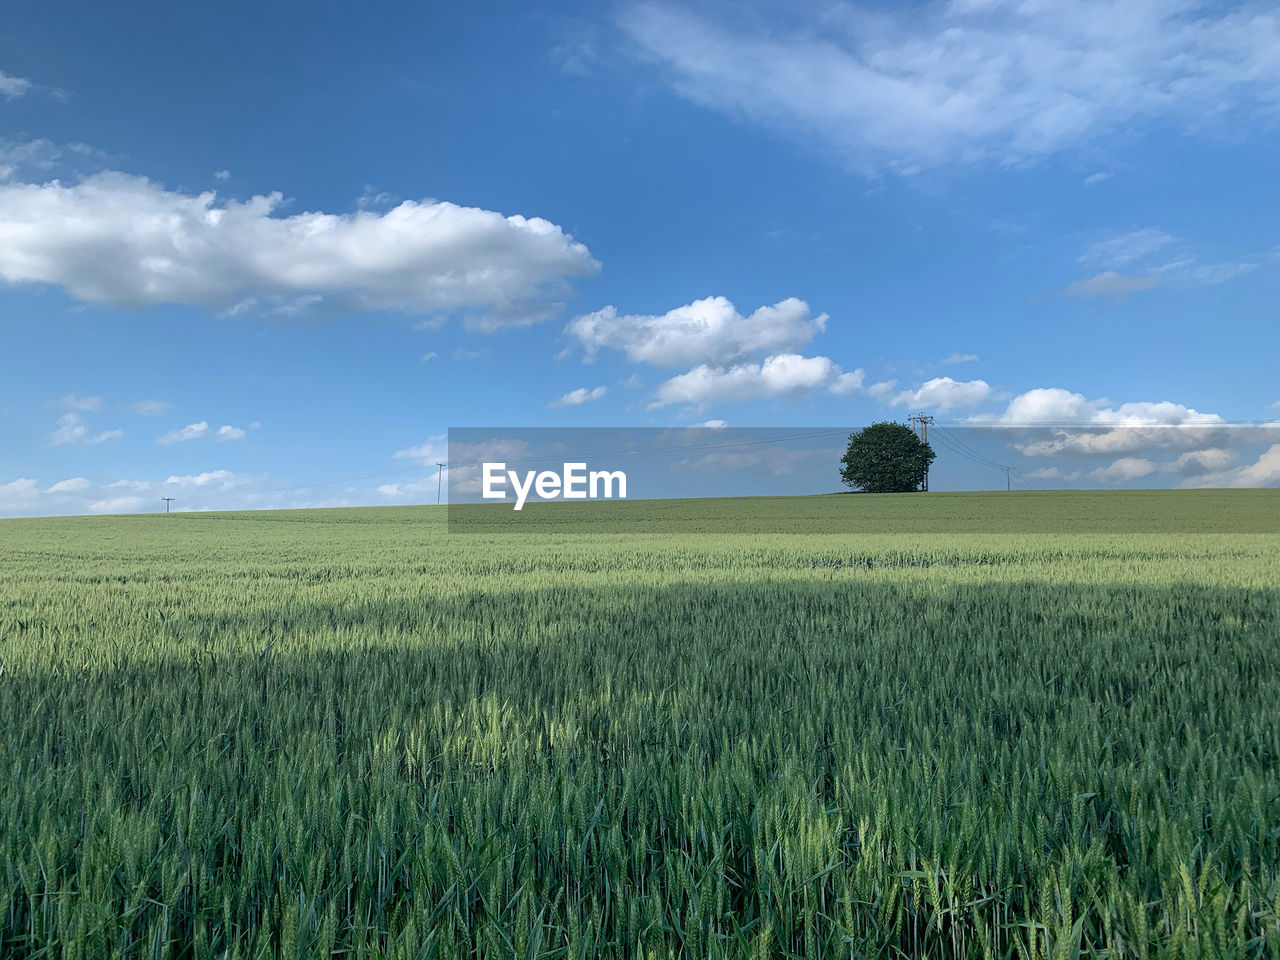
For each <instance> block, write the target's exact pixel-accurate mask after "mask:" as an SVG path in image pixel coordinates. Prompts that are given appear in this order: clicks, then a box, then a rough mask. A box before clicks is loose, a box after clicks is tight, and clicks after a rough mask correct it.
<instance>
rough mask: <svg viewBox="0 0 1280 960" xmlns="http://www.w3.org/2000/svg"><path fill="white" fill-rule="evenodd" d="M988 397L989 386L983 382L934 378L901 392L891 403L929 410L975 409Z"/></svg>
mask: <svg viewBox="0 0 1280 960" xmlns="http://www.w3.org/2000/svg"><path fill="white" fill-rule="evenodd" d="M989 396H991V385H990V384H989V383H987V381H985V380H953V379H951V377H934V378H933V379H932V380H926V381H925V382H924V383H922V384H921V385H920V386H919V387H917V388H916V389H915V390H904V391H902V392H901V393H899V394H898V395H897V396H895V397H894V398H893V403H894V404H897V405H906V406H909V407H922V408H926V409H929V410H954V409H956V408H957V407H976V406H977V405H978V404H980V403H981V402H982V401H983V400H985V399H987V397H989Z"/></svg>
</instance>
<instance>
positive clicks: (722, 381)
mask: <svg viewBox="0 0 1280 960" xmlns="http://www.w3.org/2000/svg"><path fill="white" fill-rule="evenodd" d="M862 378H863V375H862V371H861V370H854V371H851V372H849V373H845V372H844V371H843V370H841V369H840V366H839V364H837V363H834V362H833V361H832V360H831V359H830V358H829V357H804V356H800V355H799V354H794V353H787V354H779V355H778V356H773V357H766V358H765V360H764V362H763V363H742V364H738V365H736V366H733V367H727V368H726V367H711V366H708V365H706V364H701V365H699V366H697V367H694V368H693V369H692V370H689V371H688V372H686V373H682V374H680V375H679V376H676V377H672V378H671V379H670V380H668V381H666V382H665V383H663V384H661V385H660V386H659V387H658V389H657V391H656V392H655V394H654V399H653V402H651V403H650V404H649V409H651V410H652V409H656V408H658V407H665V406H668V405H670V404H674V403H682V404H688V405H689V406H691V407H695V408H700V407H705V406H707V405H708V404H712V403H738V402H741V401H744V400H755V399H759V398H765V397H785V396H797V395H799V394H802V393H806V392H808V391H810V390H817V389H826V390H829V391H831V392H832V393H850V392H852V391H854V390H856V389H858V387H860V386H861V384H862Z"/></svg>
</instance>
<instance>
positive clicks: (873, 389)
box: [867, 380, 898, 398]
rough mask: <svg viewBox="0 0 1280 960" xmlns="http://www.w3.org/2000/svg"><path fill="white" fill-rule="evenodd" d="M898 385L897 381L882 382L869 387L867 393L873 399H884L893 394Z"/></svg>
mask: <svg viewBox="0 0 1280 960" xmlns="http://www.w3.org/2000/svg"><path fill="white" fill-rule="evenodd" d="M897 385H898V381H897V380H881V381H880V382H879V383H873V384H872V385H871V386H869V387H867V393H868V394H869V395H871V396H873V397H877V398H879V397H883V396H885V395H887V394H889V393H892V392H893V388H894V387H896V386H897Z"/></svg>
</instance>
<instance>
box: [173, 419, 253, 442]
mask: <svg viewBox="0 0 1280 960" xmlns="http://www.w3.org/2000/svg"><path fill="white" fill-rule="evenodd" d="M244 437H245V431H244V430H242V429H240V428H239V427H233V426H231V425H230V424H223V425H222V426H220V427H218V429H216V430H210V429H209V421H207V420H199V421H197V422H195V423H188V424H187V425H186V426H185V427H178V428H177V429H176V430H170V431H169V432H168V433H166V434H163V435H162V436H159V437H157V438H156V443H159V444H166V445H167V444H171V443H184V442H185V441H188V440H201V439H206V438H208V439H211V440H216V441H218V442H223V441H227V440H243V439H244Z"/></svg>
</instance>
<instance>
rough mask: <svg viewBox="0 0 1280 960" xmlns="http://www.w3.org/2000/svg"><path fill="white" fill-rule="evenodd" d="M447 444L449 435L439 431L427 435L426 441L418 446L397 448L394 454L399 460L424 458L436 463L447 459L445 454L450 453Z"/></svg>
mask: <svg viewBox="0 0 1280 960" xmlns="http://www.w3.org/2000/svg"><path fill="white" fill-rule="evenodd" d="M447 444H448V435H447V434H443V433H437V434H435V435H434V436H430V437H427V439H426V441H425V442H423V443H420V444H418V446H416V447H409V448H407V449H405V450H397V451H396V452H395V453H393V454H392V456H393V457H395V458H396V459H397V460H422V461H423V462H424V463H434V462H435V461H436V460H444V459H445V454H446V453H448V445H447Z"/></svg>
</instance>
